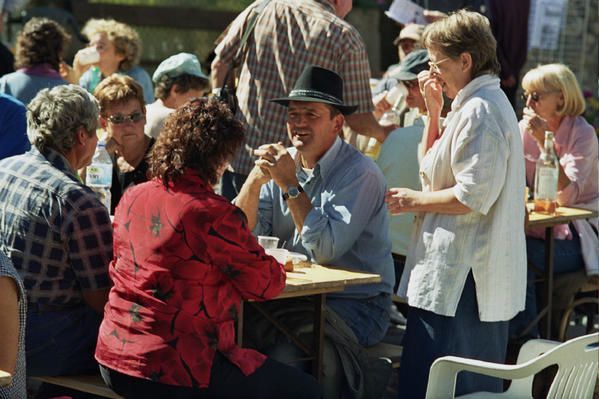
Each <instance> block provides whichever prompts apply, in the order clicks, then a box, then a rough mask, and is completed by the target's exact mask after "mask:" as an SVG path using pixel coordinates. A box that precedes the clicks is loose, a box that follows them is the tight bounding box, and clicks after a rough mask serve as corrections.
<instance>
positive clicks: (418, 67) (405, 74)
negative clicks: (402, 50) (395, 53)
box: [391, 50, 429, 81]
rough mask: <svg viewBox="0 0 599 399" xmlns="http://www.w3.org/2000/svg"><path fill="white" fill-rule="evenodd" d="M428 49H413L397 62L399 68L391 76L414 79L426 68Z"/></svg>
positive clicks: (399, 78)
mask: <svg viewBox="0 0 599 399" xmlns="http://www.w3.org/2000/svg"><path fill="white" fill-rule="evenodd" d="M428 61H429V57H428V51H426V50H415V51H412V52H411V53H410V54H408V55H407V56H406V58H404V59H403V61H402V62H401V64H399V70H398V71H397V72H396V73H394V74H393V76H391V77H392V78H395V79H397V80H400V81H401V80H414V79H417V78H418V74H419V73H420V72H421V71H424V70H426V69H428Z"/></svg>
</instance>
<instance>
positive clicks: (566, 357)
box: [547, 333, 599, 399]
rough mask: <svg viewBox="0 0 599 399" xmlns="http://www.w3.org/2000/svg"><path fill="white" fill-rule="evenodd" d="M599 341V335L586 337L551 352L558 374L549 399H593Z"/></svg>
mask: <svg viewBox="0 0 599 399" xmlns="http://www.w3.org/2000/svg"><path fill="white" fill-rule="evenodd" d="M598 341H599V333H596V334H589V335H584V336H582V337H578V338H574V339H571V340H569V341H567V342H565V343H563V344H561V345H559V346H558V347H556V348H555V349H554V350H552V351H551V355H552V356H551V357H554V359H555V364H556V365H557V367H558V370H557V374H556V375H555V378H554V380H553V383H552V384H551V388H550V389H549V393H548V395H547V397H548V398H550V399H553V398H555V399H558V398H592V396H593V390H594V387H595V383H596V382H597V366H598V365H599V342H598Z"/></svg>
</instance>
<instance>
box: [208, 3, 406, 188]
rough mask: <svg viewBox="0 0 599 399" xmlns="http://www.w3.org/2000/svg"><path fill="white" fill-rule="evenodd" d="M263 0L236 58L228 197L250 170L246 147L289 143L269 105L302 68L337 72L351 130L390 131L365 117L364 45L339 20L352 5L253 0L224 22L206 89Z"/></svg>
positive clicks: (218, 78)
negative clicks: (237, 142)
mask: <svg viewBox="0 0 599 399" xmlns="http://www.w3.org/2000/svg"><path fill="white" fill-rule="evenodd" d="M263 1H267V2H268V4H266V5H265V7H264V9H263V10H262V11H261V12H260V14H259V15H258V17H257V19H256V25H255V27H254V30H253V32H252V33H251V35H250V36H249V38H248V41H247V43H246V44H245V49H244V52H243V57H242V59H241V60H240V67H239V81H238V84H237V98H238V100H239V111H238V113H237V116H238V117H240V119H241V121H242V122H243V123H244V124H245V126H246V129H247V134H246V138H245V142H244V145H243V146H242V148H241V149H240V151H239V152H238V153H237V155H236V157H235V159H234V160H233V161H232V162H231V166H232V167H233V172H230V171H227V172H225V175H224V176H223V182H222V193H223V195H225V196H226V197H228V198H230V199H232V198H234V197H235V196H236V195H237V194H238V192H239V189H240V188H241V186H242V185H243V182H244V181H245V179H246V177H247V175H248V174H249V172H250V171H251V170H252V168H253V166H254V157H253V150H255V149H257V148H258V147H259V146H260V145H262V144H266V143H277V142H279V141H281V142H283V143H284V144H285V146H288V145H289V144H290V143H289V141H288V139H287V132H286V130H285V124H286V117H287V115H286V112H285V109H284V108H283V107H279V106H277V105H276V104H273V103H271V102H269V101H268V100H270V99H272V98H277V97H282V96H285V95H287V93H289V91H290V90H291V88H292V87H293V85H294V83H295V82H296V80H297V79H298V77H299V76H300V74H301V72H302V71H303V70H304V67H306V66H307V65H317V66H320V67H323V68H326V69H329V70H332V71H334V72H336V73H338V74H339V75H340V76H341V77H342V78H343V81H344V87H343V92H344V95H345V99H346V101H347V102H348V103H350V104H357V105H358V110H357V111H356V113H355V114H352V115H348V117H346V122H347V124H348V125H349V126H350V127H351V128H352V129H353V130H355V131H356V132H358V133H362V134H365V135H368V136H372V137H375V138H376V139H377V140H379V141H381V142H382V141H384V140H385V138H386V137H387V135H388V134H389V133H390V132H391V130H393V128H395V126H386V127H383V126H381V125H379V124H378V122H377V121H376V120H375V119H374V117H373V116H372V110H373V105H372V100H371V99H372V95H371V92H370V86H369V78H370V66H369V64H368V56H367V53H366V47H365V45H364V42H363V40H362V38H361V36H360V34H359V33H358V31H357V30H356V28H354V27H353V26H352V25H350V24H349V23H347V22H346V21H344V20H343V18H344V17H345V16H346V15H347V14H348V13H349V12H350V11H351V9H352V0H258V1H256V2H254V3H253V4H252V5H250V6H249V7H248V8H247V9H245V10H244V11H243V12H242V13H241V14H239V16H238V17H237V18H236V19H235V21H233V23H232V24H231V25H230V27H229V30H228V32H227V34H226V35H225V37H224V39H223V40H222V42H221V43H220V44H219V45H218V47H217V48H216V50H215V52H216V58H215V59H214V61H213V63H212V76H211V78H212V87H213V88H216V89H218V88H220V87H222V85H223V81H224V78H225V75H226V73H227V71H228V69H229V68H230V66H231V64H232V61H233V58H234V56H235V54H236V52H237V49H238V47H239V44H240V41H241V38H242V36H243V33H244V32H245V31H246V29H247V28H248V22H249V20H250V19H251V17H252V15H254V13H255V10H256V9H257V8H258V7H260V6H261V5H262V4H263Z"/></svg>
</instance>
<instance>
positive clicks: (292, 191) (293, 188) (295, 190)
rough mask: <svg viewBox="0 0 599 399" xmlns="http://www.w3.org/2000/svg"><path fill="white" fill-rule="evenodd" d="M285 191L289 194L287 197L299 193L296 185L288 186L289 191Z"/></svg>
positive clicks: (293, 196) (292, 196)
mask: <svg viewBox="0 0 599 399" xmlns="http://www.w3.org/2000/svg"><path fill="white" fill-rule="evenodd" d="M287 193H288V194H289V198H295V197H297V196H298V195H299V194H300V192H299V190H298V189H297V187H289V191H287Z"/></svg>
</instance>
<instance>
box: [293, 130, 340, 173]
mask: <svg viewBox="0 0 599 399" xmlns="http://www.w3.org/2000/svg"><path fill="white" fill-rule="evenodd" d="M341 145H342V140H341V139H340V138H339V136H337V137H336V138H335V142H334V143H333V145H331V146H330V147H329V149H328V150H327V151H326V152H325V153H324V155H323V156H322V157H320V159H319V160H318V162H317V163H316V165H314V169H313V173H312V176H315V175H317V174H318V175H320V177H322V178H323V179H326V177H327V175H328V173H329V171H330V170H331V169H333V168H334V167H335V160H336V159H337V155H338V154H339V151H341ZM289 153H290V154H291V156H292V157H293V159H294V160H295V166H296V170H297V171H300V170H302V162H301V153H300V152H299V151H297V150H296V149H295V148H293V147H292V148H290V149H289Z"/></svg>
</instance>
